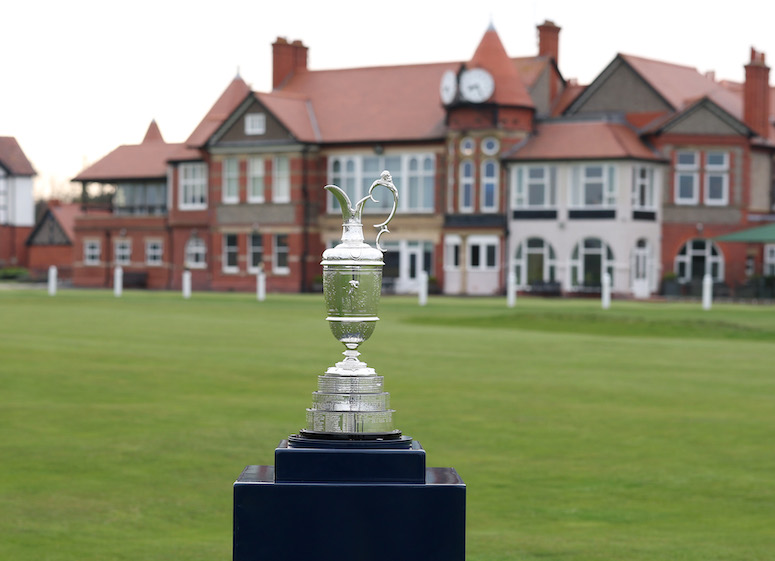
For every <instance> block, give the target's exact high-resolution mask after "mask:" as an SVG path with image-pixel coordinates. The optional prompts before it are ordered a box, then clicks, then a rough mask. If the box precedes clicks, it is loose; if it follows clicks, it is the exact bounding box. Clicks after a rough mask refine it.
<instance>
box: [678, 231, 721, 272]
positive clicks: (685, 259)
mask: <svg viewBox="0 0 775 561" xmlns="http://www.w3.org/2000/svg"><path fill="white" fill-rule="evenodd" d="M675 273H676V275H677V276H678V280H679V281H681V282H690V281H691V280H693V279H694V280H697V279H702V277H704V276H705V274H710V276H711V277H712V278H713V280H714V281H715V282H722V281H723V280H724V256H723V255H722V254H721V251H720V250H719V248H718V247H717V246H716V244H714V243H713V242H712V241H710V240H703V239H699V238H697V239H693V240H689V241H688V242H686V243H685V244H684V245H683V246H682V247H681V250H680V251H679V252H678V255H676V257H675Z"/></svg>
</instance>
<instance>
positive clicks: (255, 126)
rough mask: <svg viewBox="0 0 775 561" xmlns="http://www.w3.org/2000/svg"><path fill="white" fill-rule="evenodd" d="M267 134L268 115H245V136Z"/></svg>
mask: <svg viewBox="0 0 775 561" xmlns="http://www.w3.org/2000/svg"><path fill="white" fill-rule="evenodd" d="M264 133H266V115H265V114H264V113H248V114H247V115H245V134H251V135H257V134H264Z"/></svg>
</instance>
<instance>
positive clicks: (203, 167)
mask: <svg viewBox="0 0 775 561" xmlns="http://www.w3.org/2000/svg"><path fill="white" fill-rule="evenodd" d="M178 178H179V180H178V183H179V185H178V209H179V210H204V209H206V208H207V164H205V163H204V162H185V163H182V164H180V168H179V169H178Z"/></svg>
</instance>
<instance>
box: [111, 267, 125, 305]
mask: <svg viewBox="0 0 775 561" xmlns="http://www.w3.org/2000/svg"><path fill="white" fill-rule="evenodd" d="M123 290H124V269H122V268H121V265H117V266H116V268H115V269H114V270H113V295H114V296H115V297H116V298H121V292H122V291H123Z"/></svg>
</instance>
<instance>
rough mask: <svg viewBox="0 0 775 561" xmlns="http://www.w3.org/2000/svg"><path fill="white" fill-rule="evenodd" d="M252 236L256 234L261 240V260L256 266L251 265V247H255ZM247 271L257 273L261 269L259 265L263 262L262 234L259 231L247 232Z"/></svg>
mask: <svg viewBox="0 0 775 561" xmlns="http://www.w3.org/2000/svg"><path fill="white" fill-rule="evenodd" d="M253 236H258V239H259V240H261V246H260V247H261V261H260V262H259V263H260V264H259V265H257V266H253V248H254V247H256V246H254V245H253ZM247 241H248V243H247V246H248V272H249V273H257V272H258V271H259V270H260V269H261V265H262V264H263V262H264V236H263V234H261V233H260V232H252V233H249V234H248V240H247Z"/></svg>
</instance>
